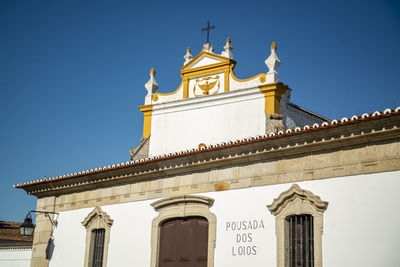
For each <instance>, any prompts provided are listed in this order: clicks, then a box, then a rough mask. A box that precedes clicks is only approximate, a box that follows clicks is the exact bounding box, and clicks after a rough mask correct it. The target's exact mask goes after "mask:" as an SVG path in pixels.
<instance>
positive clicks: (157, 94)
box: [152, 81, 183, 102]
mask: <svg viewBox="0 0 400 267" xmlns="http://www.w3.org/2000/svg"><path fill="white" fill-rule="evenodd" d="M182 84H183V81H181V84H180V85H179V86H178V88H177V89H176V90H175V91H173V92H169V93H155V94H154V95H153V96H152V100H153V101H154V102H157V100H158V99H159V97H160V96H166V95H173V94H176V93H178V92H179V91H180V89H181V87H182Z"/></svg>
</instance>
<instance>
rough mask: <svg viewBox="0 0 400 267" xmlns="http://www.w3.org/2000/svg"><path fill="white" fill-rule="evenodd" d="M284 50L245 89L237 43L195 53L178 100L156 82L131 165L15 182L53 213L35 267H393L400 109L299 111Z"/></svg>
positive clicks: (399, 259) (397, 259)
mask: <svg viewBox="0 0 400 267" xmlns="http://www.w3.org/2000/svg"><path fill="white" fill-rule="evenodd" d="M276 48H277V46H276V43H275V42H274V43H273V44H272V45H271V54H270V56H269V57H268V58H267V59H266V60H265V63H266V65H267V67H268V69H269V71H268V72H266V73H261V74H258V75H256V76H254V77H252V78H249V79H245V80H241V79H238V78H236V76H235V74H234V67H235V64H236V62H235V61H234V60H233V55H232V46H231V41H230V39H229V38H228V40H227V42H226V45H225V47H224V50H223V51H222V53H220V54H217V53H214V49H213V47H212V46H211V44H209V43H206V44H205V45H204V47H203V50H202V52H201V53H200V54H199V55H197V56H195V57H193V56H192V55H191V51H190V49H188V50H187V53H186V55H185V57H184V58H185V62H184V66H183V67H182V68H181V69H180V72H181V77H182V82H181V84H180V86H179V87H178V88H177V89H176V90H175V91H172V92H171V93H158V92H157V90H158V84H157V82H156V80H155V75H156V73H155V70H153V69H152V70H151V71H150V80H149V81H148V82H147V83H146V85H145V87H146V89H147V95H146V96H145V101H144V105H142V106H140V107H139V109H140V111H142V112H143V114H144V124H143V137H142V141H141V143H140V145H139V146H137V147H136V148H133V149H131V150H130V157H131V160H130V161H128V162H125V163H119V164H115V165H112V166H106V167H100V168H96V169H92V170H86V171H81V172H78V173H73V174H68V175H62V176H58V177H52V178H45V179H40V180H36V181H31V182H25V183H21V184H17V185H15V187H16V188H21V189H24V190H25V191H26V192H27V193H28V194H31V195H35V196H37V198H38V200H37V210H41V211H49V212H57V213H59V215H58V217H57V222H58V225H57V227H54V226H53V225H52V224H51V223H50V221H49V220H48V218H46V217H45V216H43V215H38V217H37V220H36V229H35V234H34V240H33V250H32V259H31V266H34V267H36V266H40V267H42V266H51V267H64V266H65V267H67V266H68V267H69V266H102V267H105V266H108V267H114V266H118V267H123V266H147V267H172V266H174V267H180V266H196V267H200V266H201V267H203V266H204V267H206V266H207V267H213V266H215V267H220V266H230V267H242V266H255V267H256V266H260V267H261V266H277V267H284V266H285V267H286V266H316V267H320V266H369V267H373V266H399V265H400V255H399V253H397V252H398V250H399V245H398V240H399V237H400V231H399V227H398V224H399V221H400V209H399V207H398V203H397V199H398V195H399V188H400V129H399V126H400V108H397V109H395V110H393V109H386V110H383V111H380V112H378V111H377V112H373V113H365V114H360V115H354V116H352V117H350V118H343V119H341V120H332V121H330V120H328V119H326V118H324V117H322V116H320V115H318V114H315V113H313V112H311V111H308V110H306V109H304V108H301V107H299V106H297V105H295V104H293V103H291V99H290V92H291V89H290V88H289V87H288V86H287V85H285V84H284V83H281V82H279V75H278V73H277V68H278V67H279V65H280V61H279V59H278V57H277V54H276ZM49 240H51V241H49ZM50 245H51V249H49V246H50Z"/></svg>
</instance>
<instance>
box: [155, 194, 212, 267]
mask: <svg viewBox="0 0 400 267" xmlns="http://www.w3.org/2000/svg"><path fill="white" fill-rule="evenodd" d="M213 203H214V199H212V198H209V197H205V196H191V195H185V196H181V197H172V198H166V199H161V200H158V201H156V202H153V203H152V204H151V206H152V207H153V208H154V209H155V210H156V211H157V212H158V216H157V217H156V218H154V219H153V222H152V226H151V264H150V266H151V267H156V266H157V265H158V264H157V261H158V257H159V254H158V252H159V239H160V225H161V223H162V222H164V221H165V220H168V219H171V218H183V217H190V216H201V217H204V218H206V219H207V221H208V256H207V266H208V267H213V266H214V249H215V246H216V235H217V217H216V216H215V214H214V213H211V212H210V207H212V205H213Z"/></svg>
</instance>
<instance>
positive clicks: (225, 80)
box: [224, 70, 230, 92]
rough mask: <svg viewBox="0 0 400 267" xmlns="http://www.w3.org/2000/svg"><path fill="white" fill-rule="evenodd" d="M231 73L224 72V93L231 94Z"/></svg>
mask: <svg viewBox="0 0 400 267" xmlns="http://www.w3.org/2000/svg"><path fill="white" fill-rule="evenodd" d="M229 72H230V70H228V71H224V92H229Z"/></svg>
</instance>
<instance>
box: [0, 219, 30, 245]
mask: <svg viewBox="0 0 400 267" xmlns="http://www.w3.org/2000/svg"><path fill="white" fill-rule="evenodd" d="M21 224H22V223H20V222H7V221H0V240H1V241H22V242H23V243H25V242H28V243H31V244H32V240H33V237H32V236H31V237H25V236H21V234H20V232H19V226H20V225H21Z"/></svg>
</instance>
